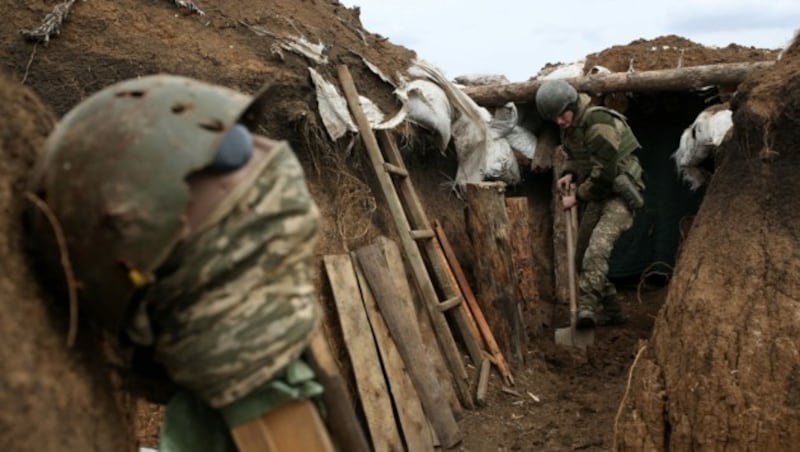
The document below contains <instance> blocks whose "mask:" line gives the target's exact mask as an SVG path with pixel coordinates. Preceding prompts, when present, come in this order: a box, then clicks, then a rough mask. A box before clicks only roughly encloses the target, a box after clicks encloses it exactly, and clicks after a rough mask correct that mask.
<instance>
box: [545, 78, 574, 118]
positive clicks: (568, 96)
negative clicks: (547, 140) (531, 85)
mask: <svg viewBox="0 0 800 452" xmlns="http://www.w3.org/2000/svg"><path fill="white" fill-rule="evenodd" d="M577 100H578V92H577V91H576V90H575V88H573V87H572V85H570V84H569V83H567V82H565V81H564V80H548V81H546V82H544V83H542V86H540V87H539V89H538V90H537V91H536V109H537V110H538V111H539V116H541V117H542V118H544V119H547V120H550V121H552V120H554V119H556V117H557V116H558V115H560V114H561V113H563V112H564V110H565V109H566V108H567V107H568V106H569V105H570V104H572V103H573V102H576V101H577Z"/></svg>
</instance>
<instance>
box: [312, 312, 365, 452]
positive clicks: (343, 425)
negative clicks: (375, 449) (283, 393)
mask: <svg viewBox="0 0 800 452" xmlns="http://www.w3.org/2000/svg"><path fill="white" fill-rule="evenodd" d="M324 331H325V330H324V329H323V328H319V329H318V330H317V333H316V334H314V336H313V337H312V338H311V343H310V344H309V347H308V348H309V353H308V355H309V358H310V359H309V361H310V364H311V366H312V367H313V368H314V371H315V373H316V375H317V380H319V382H320V384H322V386H323V387H324V388H325V392H323V393H322V401H323V403H325V410H326V411H327V412H328V415H327V416H325V422H326V424H327V426H328V432H330V435H331V439H332V440H333V442H334V443H335V444H336V445H337V446H338V449H339V450H347V451H353V452H370V449H369V443H368V442H367V437H366V436H365V434H364V429H363V428H361V424H360V423H359V422H358V417H357V416H356V412H355V405H354V404H353V400H352V398H351V397H350V393H349V392H348V391H347V386H346V385H345V382H344V379H343V378H342V375H341V373H340V371H339V367H338V366H337V365H336V360H335V359H334V358H333V354H332V353H331V350H330V347H329V346H328V342H327V340H326V338H325V333H324Z"/></svg>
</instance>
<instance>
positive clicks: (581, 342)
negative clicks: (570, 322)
mask: <svg viewBox="0 0 800 452" xmlns="http://www.w3.org/2000/svg"><path fill="white" fill-rule="evenodd" d="M555 340H556V344H558V345H566V346H567V347H577V348H579V349H581V350H586V347H588V346H590V345H592V344H594V328H587V329H580V330H579V329H576V328H575V327H572V326H569V327H566V328H557V329H556V336H555Z"/></svg>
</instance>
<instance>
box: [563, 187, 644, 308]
mask: <svg viewBox="0 0 800 452" xmlns="http://www.w3.org/2000/svg"><path fill="white" fill-rule="evenodd" d="M632 225H633V213H632V212H631V211H630V209H628V207H627V205H626V204H625V201H623V200H622V198H620V197H618V196H615V197H612V198H609V199H607V200H605V201H600V202H590V203H588V204H587V206H586V208H585V209H584V212H583V215H582V218H581V223H580V227H579V231H578V242H577V244H576V254H575V261H576V262H578V263H579V264H580V265H579V268H578V271H579V276H578V287H579V290H580V294H579V296H578V309H590V310H592V311H594V310H596V308H597V305H598V304H604V305H605V304H606V303H609V304H615V303H616V302H615V295H616V293H617V291H616V288H615V287H614V285H613V284H611V282H609V280H608V268H609V266H608V261H609V258H610V257H611V252H612V251H613V250H614V243H615V242H616V241H617V239H618V238H619V237H620V236H621V235H622V233H623V232H625V231H627V230H628V229H630V227H631V226H632ZM609 308H612V306H609ZM613 309H619V307H618V306H614V307H613Z"/></svg>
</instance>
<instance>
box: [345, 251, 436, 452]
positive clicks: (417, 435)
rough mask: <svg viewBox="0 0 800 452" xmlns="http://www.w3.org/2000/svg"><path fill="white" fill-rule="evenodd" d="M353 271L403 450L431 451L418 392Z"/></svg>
mask: <svg viewBox="0 0 800 452" xmlns="http://www.w3.org/2000/svg"><path fill="white" fill-rule="evenodd" d="M351 257H352V258H353V260H354V261H355V255H354V253H351ZM354 267H355V270H356V277H357V278H358V285H359V287H361V295H362V300H363V301H364V308H365V309H366V311H367V317H368V318H369V323H370V325H371V326H372V331H373V333H374V335H375V341H376V342H377V343H378V351H379V352H380V354H381V361H382V362H383V368H384V370H385V371H386V381H387V382H388V383H389V390H390V391H391V394H392V399H393V400H394V407H395V409H396V411H397V417H398V420H399V421H400V428H401V430H402V432H403V439H405V445H406V450H409V451H417V450H419V451H429V450H433V438H432V437H431V434H430V431H429V430H428V420H427V418H426V417H425V412H424V411H423V410H422V404H421V402H420V400H419V396H418V394H417V390H416V389H414V384H413V383H412V382H411V378H410V377H409V376H408V373H407V372H406V368H407V367H406V365H405V364H404V363H403V358H402V357H401V356H400V352H399V351H398V350H397V345H396V344H395V343H394V340H393V339H392V337H391V335H390V334H389V329H388V327H387V326H386V321H385V320H384V319H383V317H382V316H381V313H380V312H379V311H378V305H377V303H376V302H375V297H374V296H373V295H372V291H371V290H370V288H369V286H368V284H367V281H366V278H365V277H364V272H363V271H362V270H361V267H360V266H359V265H357V264H356V265H354ZM386 277H387V278H389V277H391V278H393V279H395V278H397V275H393V274H389V275H386Z"/></svg>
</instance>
